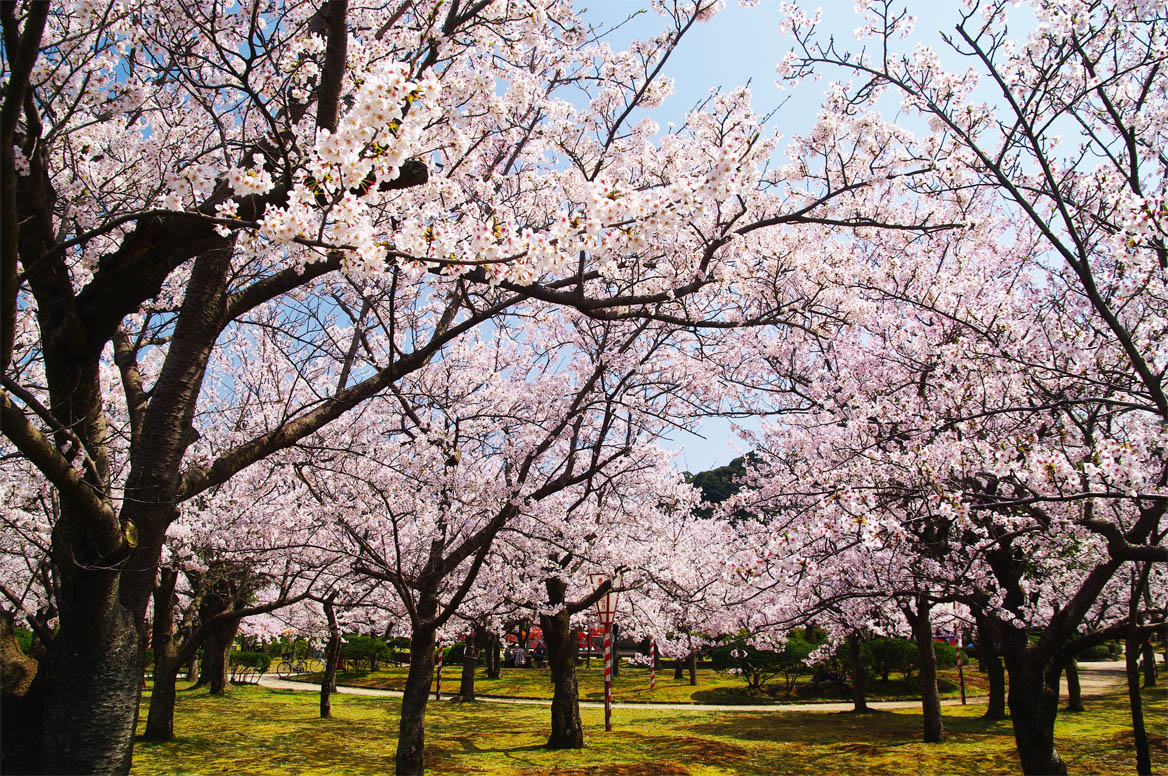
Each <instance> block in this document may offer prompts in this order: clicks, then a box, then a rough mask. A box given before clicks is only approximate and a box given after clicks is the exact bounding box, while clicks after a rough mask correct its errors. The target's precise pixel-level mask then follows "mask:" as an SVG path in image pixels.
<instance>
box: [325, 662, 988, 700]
mask: <svg viewBox="0 0 1168 776" xmlns="http://www.w3.org/2000/svg"><path fill="white" fill-rule="evenodd" d="M593 666H594V667H593V668H585V667H583V666H581V667H579V668H577V669H576V677H577V680H578V682H579V686H580V699H581V700H587V701H601V700H604V675H603V673H602V671H601V669H600V667H599V661H594V662H593ZM406 670H407V669H406V668H405V667H395V666H389V667H386V668H381V669H380V670H378V671H374V672H368V671H342V672H340V673H339V674H338V675H337V683H338V684H346V685H351V686H354V687H374V688H378V689H383V690H401V689H402V688H404V687H405V683H406ZM461 671H462V667H461V666H447V667H446V668H445V669H444V671H443V674H442V688H443V692H451V693H453V692H457V691H458V681H459V676H460V674H461ZM304 679H305V681H313V679H314V677H304ZM315 681H316V683H319V682H320V679H319V678H315ZM938 684H939V685H940V686H941V689H942V692H941V695H942V697H957V696H959V695H960V690H959V689H958V684H957V669H951V670H946V671H942V672H940V675H939V677H938ZM868 685H869V686H868V697H869V698H870V699H872V700H891V699H912V698H916V697H919V685H918V684H917V679H916V677H915V676H914V677H911V678H910V679H909V680H908V681H905V680H904V679H903V678H902V677H900V676H898V675H895V674H894V675H893V676H892V677H891V678H889V680H888V681H886V682H884V681H880V680H873V681H869V683H868ZM987 687H988V685H987V683H986V680H985V675H984V674H979V673H978V672H977V671H972V670H970V671H966V672H965V689H966V693H967V694H969V695H977V694H982V693H984V692H986V689H987ZM475 692H476V693H477V694H479V695H493V696H501V697H507V698H542V699H545V700H546V699H550V698H551V697H552V683H551V675H550V674H549V673H548V670H547V668H543V669H538V668H505V669H503V675H502V676H501V677H500V678H498V679H487V678H486V674H485V672H484V671H483V670H481V669H480V670H479V672H478V673H477V674H476V678H475ZM612 693H613V698H614V699H615V700H616V701H618V702H622V703H711V704H743V703H755V704H756V703H774V702H778V703H783V702H800V703H802V702H807V701H815V700H841V699H847V700H850V699H851V691H850V690H849V689H848V688H847V687H846V686H842V685H821V686H815V685H812V683H811V681H810V679H808V678H807V677H803V678H801V679H800V680H799V682H798V683H797V684H796V685H795V687H794V689H793V690H792V692H791V693H790V694H787V692H786V690H785V687H783V680H782V678H781V677H780V678H779V679H778V680H776V682H775V683H774V684H772V685H770V686H768V687H767V689H766V690H765V691H763V692H761V693H760V692H758V691H751V690H749V689H747V687H746V682H745V681H744V680H743V679H742V678H741V677H738V676H734V675H732V674H727V673H724V672H721V671H712V670H702V671H699V672H698V683H697V685H694V686H691V685H690V684H689V678H688V674H687V675H686V677H685V678H682V679H674V678H673V670H672V669H670V670H668V671H658V672H657V686H656V688H654V689H653V690H650V689H649V670H648V669H647V668H633V667H627V666H626V667H622V668H621V672H620V675H619V676H617V677H615V678H614V679H613V687H612Z"/></svg>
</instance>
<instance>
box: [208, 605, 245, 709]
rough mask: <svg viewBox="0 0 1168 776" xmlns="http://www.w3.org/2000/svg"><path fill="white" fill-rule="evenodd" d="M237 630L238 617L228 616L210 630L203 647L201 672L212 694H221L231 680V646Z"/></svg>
mask: <svg viewBox="0 0 1168 776" xmlns="http://www.w3.org/2000/svg"><path fill="white" fill-rule="evenodd" d="M238 630H239V618H238V617H229V618H226V619H224V620H223V622H222V623H220V624H218V625H217V626H216V627H214V628H213V629H212V630H211V633H210V634H209V635H208V636H207V640H206V642H204V644H205V646H204V648H203V654H204V656H205V657H204V659H203V674H204V675H205V677H204V678H206V680H207V684H208V685H209V690H210V693H211V694H212V695H223V694H224V693H225V692H226V691H227V685H228V684H229V683H230V680H231V664H230V661H231V647H232V645H234V644H235V634H236V632H237V631H238Z"/></svg>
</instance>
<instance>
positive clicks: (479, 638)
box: [458, 625, 489, 703]
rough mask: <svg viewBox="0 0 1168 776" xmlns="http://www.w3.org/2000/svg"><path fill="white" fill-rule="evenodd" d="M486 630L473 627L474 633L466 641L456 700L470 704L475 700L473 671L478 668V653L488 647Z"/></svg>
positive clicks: (477, 626) (480, 627)
mask: <svg viewBox="0 0 1168 776" xmlns="http://www.w3.org/2000/svg"><path fill="white" fill-rule="evenodd" d="M488 643H489V642H488V639H487V637H486V629H485V628H483V627H482V626H481V625H475V626H474V631H473V632H472V633H471V635H470V637H469V638H467V640H466V649H465V650H463V652H462V674H461V676H460V677H459V680H458V700H459V701H461V702H463V703H470V702H471V701H473V700H474V699H475V669H476V668H477V667H478V662H479V652H480V651H482V650H484V649H486V648H487V645H488Z"/></svg>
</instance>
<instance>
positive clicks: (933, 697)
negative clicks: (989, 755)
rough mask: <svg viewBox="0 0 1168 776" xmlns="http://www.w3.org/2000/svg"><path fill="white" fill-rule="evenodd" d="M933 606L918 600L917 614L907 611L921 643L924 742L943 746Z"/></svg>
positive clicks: (919, 643) (914, 634)
mask: <svg viewBox="0 0 1168 776" xmlns="http://www.w3.org/2000/svg"><path fill="white" fill-rule="evenodd" d="M931 609H932V604H931V603H930V602H929V601H928V600H927V599H925V598H924V597H919V598H917V601H916V611H915V612H911V611H908V610H907V609H906V612H905V613H906V615H907V616H908V619H909V623H910V624H911V625H912V629H913V636H914V637H915V638H916V641H917V655H918V656H919V659H920V683H921V711H922V713H923V714H924V740H925V743H927V744H935V743H939V742H940V741H941V739H942V738H944V736H945V726H944V723H943V722H942V720H941V694H940V693H939V692H938V691H937V653H936V651H935V650H934V649H933V621H932V618H931V617H930V610H931Z"/></svg>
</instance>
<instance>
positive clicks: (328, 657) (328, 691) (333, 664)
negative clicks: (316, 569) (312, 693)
mask: <svg viewBox="0 0 1168 776" xmlns="http://www.w3.org/2000/svg"><path fill="white" fill-rule="evenodd" d="M336 600H337V596H336V594H335V593H334V594H332V595H330V596H329V597H328V598H326V599H324V616H325V618H326V619H327V620H328V629H329V639H328V646H327V647H325V650H324V676H323V677H321V680H320V717H321V719H329V718H330V717H332V715H333V703H332V694H333V692H335V691H336V689H337V660H338V658H340V656H341V629H340V628H339V627H338V626H337V612H336V609H335V604H336Z"/></svg>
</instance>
